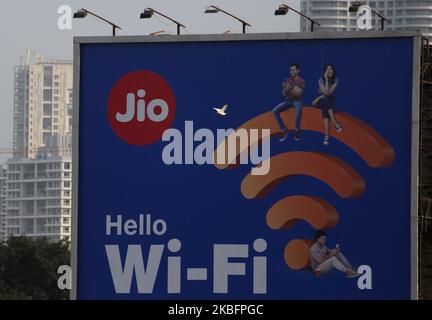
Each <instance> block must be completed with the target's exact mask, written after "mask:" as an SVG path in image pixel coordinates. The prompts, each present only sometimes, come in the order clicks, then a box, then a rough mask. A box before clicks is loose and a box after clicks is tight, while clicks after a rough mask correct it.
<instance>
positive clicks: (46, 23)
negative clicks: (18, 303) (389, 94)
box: [0, 0, 300, 162]
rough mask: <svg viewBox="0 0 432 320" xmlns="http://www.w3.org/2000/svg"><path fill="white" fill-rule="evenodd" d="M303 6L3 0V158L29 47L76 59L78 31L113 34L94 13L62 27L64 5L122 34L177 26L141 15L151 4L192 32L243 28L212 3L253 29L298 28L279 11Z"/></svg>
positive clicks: (293, 1)
mask: <svg viewBox="0 0 432 320" xmlns="http://www.w3.org/2000/svg"><path fill="white" fill-rule="evenodd" d="M281 3H286V4H288V5H289V6H292V7H293V8H295V9H297V10H299V6H300V0H231V1H229V0H215V1H212V0H208V1H207V0H154V1H143V0H122V1H115V0H37V1H35V0H3V1H2V12H3V15H2V18H1V19H0V38H1V39H2V45H1V48H2V49H1V59H0V70H1V73H0V162H1V161H2V160H4V159H5V158H7V157H9V156H10V155H9V154H6V153H5V152H6V149H10V148H11V147H12V126H13V122H12V121H13V120H12V113H13V67H14V65H17V64H18V63H19V57H20V56H22V55H24V53H25V50H26V49H27V48H31V49H32V50H34V51H36V52H38V53H41V54H43V55H46V56H48V57H51V58H61V59H63V58H65V59H72V38H73V37H74V36H90V35H111V28H110V26H109V25H107V24H105V23H103V22H100V21H98V20H97V19H95V18H92V17H89V16H88V17H86V18H85V19H74V20H73V21H72V29H71V30H60V29H59V28H58V27H57V20H58V18H59V17H60V14H58V13H57V10H58V8H59V6H61V5H69V6H70V7H71V8H72V10H73V11H75V10H77V9H79V8H82V7H83V8H85V9H88V10H90V11H93V12H95V13H97V14H99V15H101V16H103V17H105V18H107V19H108V20H111V21H112V22H114V23H116V24H117V25H119V26H120V27H122V30H119V35H148V34H149V33H151V32H155V31H159V30H165V31H166V32H169V33H172V34H175V32H176V26H175V25H174V24H171V23H170V22H169V21H167V20H165V19H164V18H161V17H156V16H153V17H152V18H151V19H143V20H141V19H139V14H140V13H141V12H142V11H143V9H144V8H146V7H152V8H154V9H155V10H158V11H160V12H162V13H164V14H166V15H168V16H170V17H172V18H173V19H175V20H177V21H179V22H181V23H182V24H184V25H185V26H186V32H183V33H188V32H189V33H191V34H209V33H223V32H225V31H227V30H230V31H231V32H233V33H234V32H241V23H239V22H237V21H235V20H234V19H232V18H231V17H228V16H227V15H224V14H221V13H217V14H204V10H205V7H206V6H208V5H216V6H220V8H222V9H224V10H226V11H228V12H231V13H232V14H234V15H237V16H238V17H240V18H242V19H244V20H245V21H247V22H249V23H250V24H251V25H252V27H250V28H248V32H249V33H260V32H296V31H299V25H300V22H299V17H298V15H297V14H295V13H293V12H290V13H288V14H287V15H286V16H274V10H275V9H276V8H277V7H278V6H279V5H280V4H281Z"/></svg>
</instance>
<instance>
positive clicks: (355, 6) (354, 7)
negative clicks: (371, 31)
mask: <svg viewBox="0 0 432 320" xmlns="http://www.w3.org/2000/svg"><path fill="white" fill-rule="evenodd" d="M363 5H365V3H362V2H360V1H354V2H353V3H352V4H351V6H350V7H349V8H348V11H349V12H358V10H359V8H360V7H361V6H363ZM369 9H370V11H371V12H372V13H373V14H375V15H377V16H378V17H380V19H381V30H384V21H387V22H388V23H390V24H391V22H390V20H388V19H387V18H386V17H384V16H383V15H381V14H379V13H378V12H376V11H375V10H373V9H372V8H371V7H369Z"/></svg>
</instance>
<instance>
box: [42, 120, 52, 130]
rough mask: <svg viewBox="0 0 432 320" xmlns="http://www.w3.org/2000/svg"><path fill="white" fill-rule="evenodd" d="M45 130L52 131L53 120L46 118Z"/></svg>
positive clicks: (44, 122) (44, 121)
mask: <svg viewBox="0 0 432 320" xmlns="http://www.w3.org/2000/svg"><path fill="white" fill-rule="evenodd" d="M43 128H44V129H50V128H51V118H44V119H43Z"/></svg>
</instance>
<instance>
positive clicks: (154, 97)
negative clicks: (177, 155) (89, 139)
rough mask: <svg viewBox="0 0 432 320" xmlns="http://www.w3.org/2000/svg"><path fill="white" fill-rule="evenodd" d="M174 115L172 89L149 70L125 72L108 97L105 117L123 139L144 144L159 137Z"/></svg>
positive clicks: (160, 77) (139, 144)
mask: <svg viewBox="0 0 432 320" xmlns="http://www.w3.org/2000/svg"><path fill="white" fill-rule="evenodd" d="M174 116H175V98H174V92H173V90H172V89H171V87H170V85H169V84H168V82H167V81H166V80H165V79H164V78H163V77H162V76H160V75H159V74H157V73H154V72H152V71H148V70H145V71H134V72H130V73H128V74H126V75H125V76H123V77H122V78H121V79H120V80H118V81H117V82H116V83H115V85H114V86H113V88H112V90H111V93H110V95H109V97H108V121H109V123H110V125H111V128H112V130H113V131H114V132H115V134H116V135H117V136H118V137H119V138H120V139H122V140H123V141H125V142H126V143H129V144H133V145H138V146H143V145H147V144H151V143H154V142H156V141H159V140H160V139H161V138H162V135H163V132H164V131H165V130H166V129H168V128H170V127H171V124H172V123H173V121H174Z"/></svg>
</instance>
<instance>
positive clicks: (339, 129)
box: [335, 125, 343, 132]
mask: <svg viewBox="0 0 432 320" xmlns="http://www.w3.org/2000/svg"><path fill="white" fill-rule="evenodd" d="M335 128H336V131H337V132H342V131H343V127H342V126H341V125H339V126H336V125H335Z"/></svg>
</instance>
